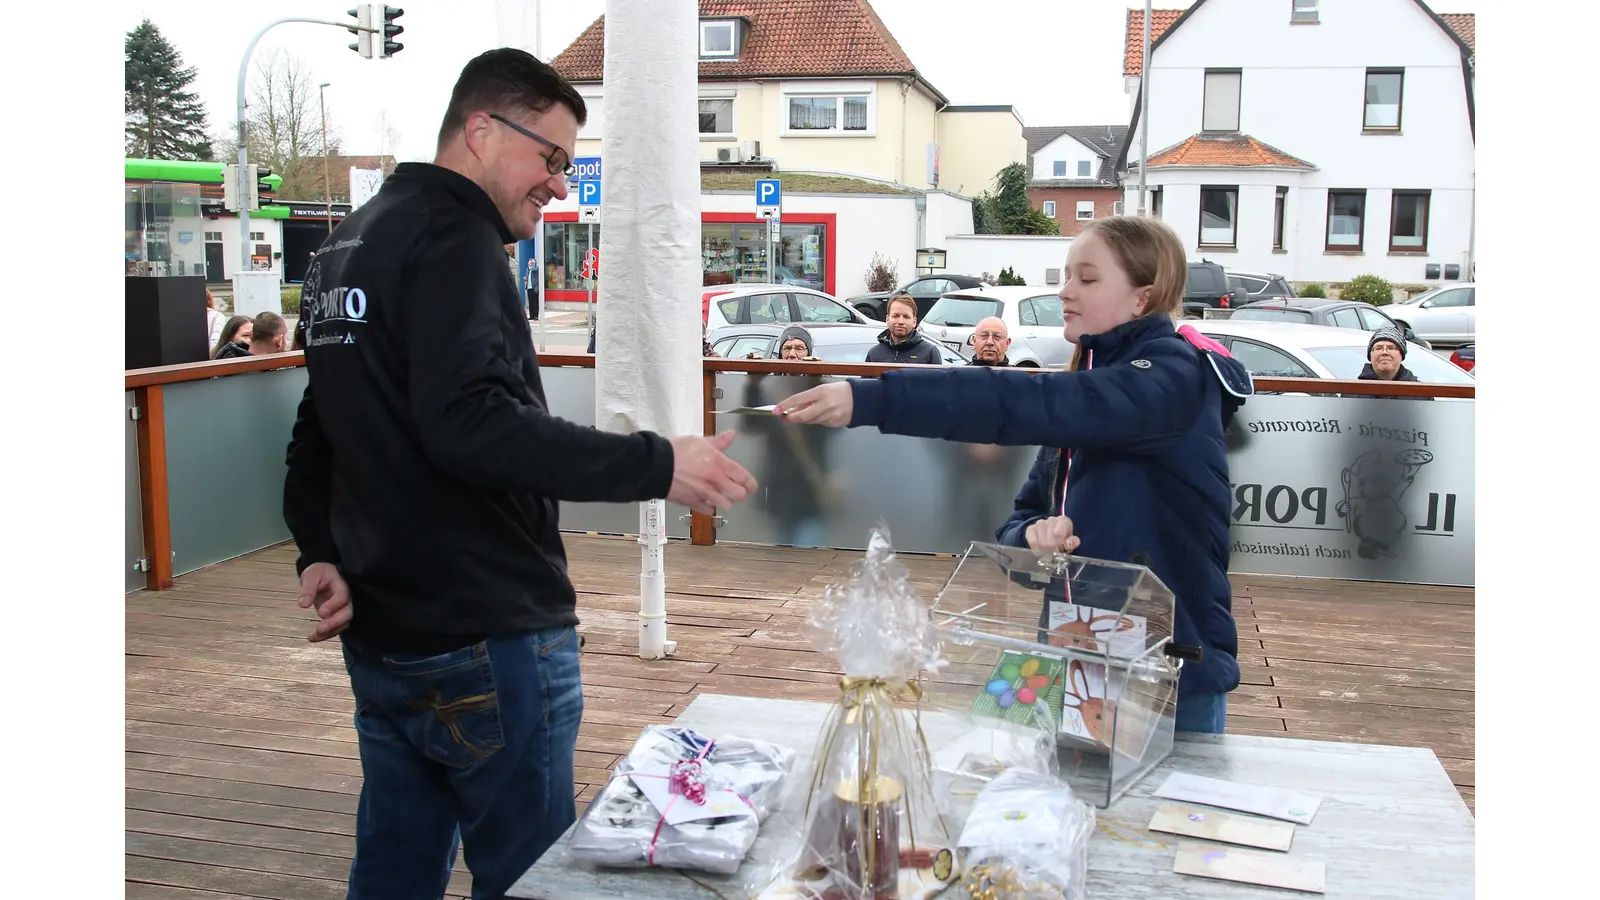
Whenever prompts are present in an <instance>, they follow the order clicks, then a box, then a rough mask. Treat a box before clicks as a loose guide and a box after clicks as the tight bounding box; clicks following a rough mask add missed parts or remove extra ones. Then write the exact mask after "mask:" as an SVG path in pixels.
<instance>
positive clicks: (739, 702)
mask: <svg viewBox="0 0 1600 900" xmlns="http://www.w3.org/2000/svg"><path fill="white" fill-rule="evenodd" d="M828 708H829V707H828V704H825V703H814V702H806V701H798V700H771V699H757V698H751V697H730V696H724V695H720V694H702V695H701V696H699V697H697V698H695V700H694V702H693V703H691V704H690V705H689V708H688V709H687V710H685V711H684V713H683V715H681V716H679V717H678V719H677V724H679V725H682V726H684V727H687V728H693V729H695V730H697V731H701V732H703V733H705V734H707V735H709V736H711V737H716V736H718V735H722V734H736V735H739V736H741V737H752V738H761V739H764V740H770V741H775V742H779V743H783V744H786V745H787V746H790V747H793V748H794V749H795V750H796V751H798V753H799V754H800V760H799V761H797V764H796V769H797V771H799V772H802V773H804V772H809V770H810V756H811V753H812V750H813V745H814V744H815V742H816V735H817V732H818V731H820V730H821V728H822V722H823V718H824V716H825V715H826V714H827V711H828ZM925 716H926V714H925ZM935 730H936V729H929V743H930V746H931V747H932V749H933V751H934V752H938V749H939V745H940V744H942V741H941V740H940V739H939V737H938V736H937V735H936V734H935V733H934V731H935ZM946 739H948V738H946ZM1174 771H1180V772H1188V773H1191V774H1195V775H1206V776H1210V777H1212V778H1223V779H1228V780H1232V781H1240V782H1244V783H1248V784H1255V785H1262V786H1270V787H1277V788H1286V789H1291V790H1296V791H1302V792H1305V793H1313V794H1318V795H1320V796H1321V797H1322V798H1323V800H1322V807H1321V808H1320V809H1319V810H1318V812H1317V815H1316V818H1315V819H1314V820H1313V822H1312V824H1311V825H1309V826H1304V825H1302V826H1296V828H1295V836H1294V845H1293V847H1292V849H1291V850H1290V853H1289V855H1291V856H1293V857H1297V858H1305V859H1320V860H1323V861H1325V862H1326V863H1327V873H1328V877H1327V894H1326V896H1327V897H1328V898H1332V900H1346V898H1347V900H1357V898H1360V900H1385V898H1393V900H1433V898H1437V900H1464V898H1470V897H1472V896H1473V891H1474V831H1475V827H1474V821H1473V818H1472V814H1471V813H1470V812H1469V811H1468V810H1467V806H1466V803H1465V802H1463V801H1462V799H1461V795H1460V794H1459V793H1458V792H1457V791H1456V789H1455V786H1454V785H1453V784H1451V783H1450V778H1449V776H1448V775H1446V774H1445V771H1444V767H1443V766H1441V765H1440V764H1439V760H1438V758H1437V757H1436V756H1434V754H1433V751H1432V750H1429V749H1427V748H1423V747H1385V746H1377V745H1372V744H1346V743H1336V742H1332V741H1307V740H1298V739H1292V738H1265V737H1252V736H1243V735H1222V736H1215V735H1179V737H1178V740H1177V742H1176V745H1175V746H1174V749H1173V752H1172V755H1171V756H1169V757H1168V758H1167V759H1166V761H1164V762H1163V763H1162V764H1161V765H1160V766H1158V767H1157V768H1156V769H1155V770H1154V771H1153V772H1152V773H1151V774H1150V775H1149V776H1147V777H1146V778H1145V779H1144V780H1143V781H1141V782H1139V783H1138V784H1137V785H1135V786H1134V787H1133V788H1132V789H1131V790H1130V791H1129V792H1128V793H1127V795H1125V796H1124V797H1123V798H1122V799H1121V800H1119V801H1118V802H1117V803H1115V804H1113V805H1112V807H1111V808H1110V809H1105V810H1097V811H1096V821H1097V826H1096V829H1095V834H1094V837H1093V838H1092V839H1091V841H1090V845H1089V875H1088V893H1089V896H1091V897H1105V898H1118V900H1138V898H1147V897H1148V898H1161V900H1172V898H1175V897H1184V898H1204V900H1234V898H1239V900H1244V898H1272V897H1276V898H1284V897H1295V896H1301V897H1312V896H1316V895H1313V894H1303V893H1299V892H1295V891H1284V890H1277V889H1273V888H1265V887H1256V886H1253V885H1246V884H1235V883H1232V882H1227V881H1216V880H1212V879H1207V878H1195V877H1190V876H1186V875H1178V874H1176V873H1174V872H1173V871H1172V862H1173V857H1174V854H1175V853H1176V848H1177V844H1178V843H1179V841H1180V840H1191V839H1188V838H1179V837H1178V836H1176V835H1168V834H1158V833H1153V832H1151V831H1149V830H1148V829H1147V828H1146V826H1147V825H1148V824H1149V822H1150V817H1151V816H1152V815H1153V814H1154V813H1155V809H1156V807H1157V806H1158V805H1159V804H1160V803H1161V802H1163V801H1161V800H1158V799H1156V798H1155V797H1153V796H1152V795H1151V792H1153V791H1154V790H1155V789H1156V788H1157V787H1159V786H1160V785H1161V782H1162V781H1163V780H1165V779H1166V777H1167V775H1168V774H1169V773H1171V772H1174ZM802 777H803V776H802ZM571 835H572V831H571V830H570V829H569V830H568V831H567V834H565V835H563V836H562V838H561V839H560V840H558V841H557V842H556V844H555V846H553V847H551V849H550V852H548V853H546V854H545V856H544V858H543V859H541V860H539V862H538V864H537V865H535V866H534V867H533V868H531V869H529V870H528V872H527V874H525V875H523V876H522V878H521V879H520V880H519V881H518V882H517V884H516V885H515V886H514V887H513V888H512V889H511V891H510V892H509V894H508V896H511V897H517V898H524V900H638V898H651V900H712V898H713V897H714V896H715V895H714V894H712V893H711V892H710V891H707V890H706V889H705V888H703V887H701V886H700V885H697V884H696V883H695V882H693V881H691V880H689V879H688V878H685V877H683V876H682V875H680V874H678V873H675V872H672V871H668V870H664V869H601V868H598V867H596V866H593V865H591V864H589V863H587V862H584V861H581V860H573V859H571V858H570V857H569V856H568V854H567V842H568V840H569V839H570V838H571ZM764 850H770V844H769V843H768V842H767V841H766V840H765V838H763V840H761V841H758V842H757V844H756V846H755V848H754V849H752V850H751V854H750V857H749V858H747V860H746V866H747V867H748V866H752V865H759V864H761V861H760V860H758V859H756V857H758V856H759V855H761V854H762V853H763V851H764ZM694 874H695V877H696V878H697V879H699V880H700V881H703V882H705V883H707V884H713V885H719V884H722V885H725V884H729V883H732V882H729V881H728V880H727V879H725V878H721V877H718V876H714V875H708V874H705V873H699V872H697V873H694ZM734 877H735V878H737V876H734ZM725 894H726V895H727V896H728V897H729V898H733V897H737V896H738V894H737V893H736V892H734V891H732V890H725ZM961 895H962V892H961V891H960V890H959V888H952V889H951V890H948V891H947V892H946V894H945V896H949V897H958V896H961Z"/></svg>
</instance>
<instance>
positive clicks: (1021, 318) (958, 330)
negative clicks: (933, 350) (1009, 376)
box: [917, 285, 1072, 368]
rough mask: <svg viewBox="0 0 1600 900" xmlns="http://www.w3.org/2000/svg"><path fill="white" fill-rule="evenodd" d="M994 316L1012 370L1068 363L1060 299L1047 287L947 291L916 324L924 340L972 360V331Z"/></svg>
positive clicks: (1068, 346) (1068, 348)
mask: <svg viewBox="0 0 1600 900" xmlns="http://www.w3.org/2000/svg"><path fill="white" fill-rule="evenodd" d="M989 316H999V317H1000V321H1002V322H1004V323H1006V328H1007V329H1008V330H1009V331H1010V332H1011V349H1010V350H1009V351H1007V353H1006V358H1007V359H1008V360H1010V362H1011V364H1012V365H1013V366H1029V367H1035V368H1039V367H1049V366H1064V365H1066V364H1067V363H1069V362H1071V361H1072V343H1071V342H1069V341H1068V340H1067V337H1066V333H1065V332H1064V330H1063V329H1064V328H1065V325H1066V322H1065V320H1064V319H1062V317H1061V298H1060V297H1059V296H1057V293H1056V289H1054V288H1050V287H1026V286H1019V285H1002V286H988V285H986V286H984V287H977V288H967V289H964V290H959V291H951V292H950V293H948V294H945V295H944V296H943V297H940V298H939V299H938V301H937V302H935V303H934V304H933V307H932V308H930V309H929V310H928V315H927V317H926V318H924V319H923V320H922V322H921V323H920V324H918V325H917V329H918V330H919V331H921V332H922V333H923V334H924V335H926V336H928V337H930V338H932V339H933V340H936V341H938V342H939V343H941V344H943V345H945V346H946V347H949V348H950V349H951V350H954V351H956V352H957V353H960V354H962V355H963V356H967V357H971V355H972V348H971V346H970V345H968V343H967V341H969V340H971V338H972V330H973V327H974V326H976V325H977V324H978V322H979V321H980V320H982V319H986V318H988V317H989Z"/></svg>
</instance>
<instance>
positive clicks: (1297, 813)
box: [1155, 772, 1322, 825]
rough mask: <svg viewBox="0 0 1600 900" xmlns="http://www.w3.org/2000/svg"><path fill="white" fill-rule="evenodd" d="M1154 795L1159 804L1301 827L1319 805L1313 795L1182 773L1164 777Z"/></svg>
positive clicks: (1307, 821)
mask: <svg viewBox="0 0 1600 900" xmlns="http://www.w3.org/2000/svg"><path fill="white" fill-rule="evenodd" d="M1155 794H1156V796H1157V797H1160V798H1161V799H1163V800H1180V801H1183V802H1185V803H1204V804H1205V805H1207V806H1220V807H1222V808H1223V809H1236V810H1238V811H1240V812H1247V813H1255V814H1256V815H1258V816H1268V817H1270V818H1273V819H1283V820H1284V821H1287V822H1298V823H1300V824H1301V825H1310V824H1311V819H1312V817H1313V816H1315V815H1316V814H1317V808H1318V807H1320V806H1321V805H1322V798H1321V797H1318V796H1315V795H1313V794H1300V793H1296V792H1294V791H1288V790H1283V789H1281V788H1270V787H1260V786H1257V785H1253V784H1239V783H1238V782H1235V781H1223V780H1222V779H1220V778H1206V777H1205V776H1203V775H1190V774H1188V773H1185V772H1173V773H1172V774H1171V775H1169V776H1167V780H1166V781H1163V782H1162V783H1161V787H1158V788H1156V791H1155Z"/></svg>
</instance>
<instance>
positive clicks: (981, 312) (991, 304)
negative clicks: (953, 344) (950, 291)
mask: <svg viewBox="0 0 1600 900" xmlns="http://www.w3.org/2000/svg"><path fill="white" fill-rule="evenodd" d="M998 315H1000V301H999V300H990V299H988V298H987V297H957V296H950V295H946V296H944V297H940V298H939V300H938V302H936V303H934V304H933V308H932V309H930V310H928V315H927V317H926V318H925V319H923V322H924V323H925V324H928V325H944V326H946V327H949V328H971V327H973V326H974V325H977V324H978V323H979V322H981V321H983V320H984V319H986V318H988V317H989V316H998Z"/></svg>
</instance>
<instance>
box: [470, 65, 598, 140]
mask: <svg viewBox="0 0 1600 900" xmlns="http://www.w3.org/2000/svg"><path fill="white" fill-rule="evenodd" d="M557 103H561V104H564V105H565V106H566V107H567V108H568V109H570V110H572V114H573V116H575V117H576V118H577V120H578V125H579V127H582V126H583V124H584V123H585V122H587V121H588V119H589V110H588V108H587V107H586V106H584V103H583V97H582V96H580V95H579V94H578V90H577V88H574V87H573V86H572V84H571V82H569V81H567V79H565V78H563V77H561V73H559V72H557V71H556V70H555V69H553V68H551V67H550V64H549V63H547V62H544V61H542V60H540V59H539V58H538V57H536V56H534V55H533V54H532V53H529V52H527V51H526V50H518V49H516V48H515V47H501V48H499V49H497V50H490V51H488V52H486V53H481V54H479V55H478V56H476V57H474V58H473V60H472V61H471V62H469V63H467V65H466V68H464V69H462V70H461V77H460V78H457V79H456V86H455V90H453V91H451V92H450V106H449V108H448V109H446V110H445V112H444V122H443V123H442V124H440V125H439V146H441V147H442V146H444V144H445V141H447V140H449V138H450V136H451V135H453V134H455V133H456V132H457V131H459V130H461V129H462V128H463V127H465V126H466V124H467V117H468V116H470V115H472V114H473V113H475V112H480V111H487V112H498V113H509V114H515V113H544V112H548V111H549V110H550V107H552V106H555V105H556V104H557Z"/></svg>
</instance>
